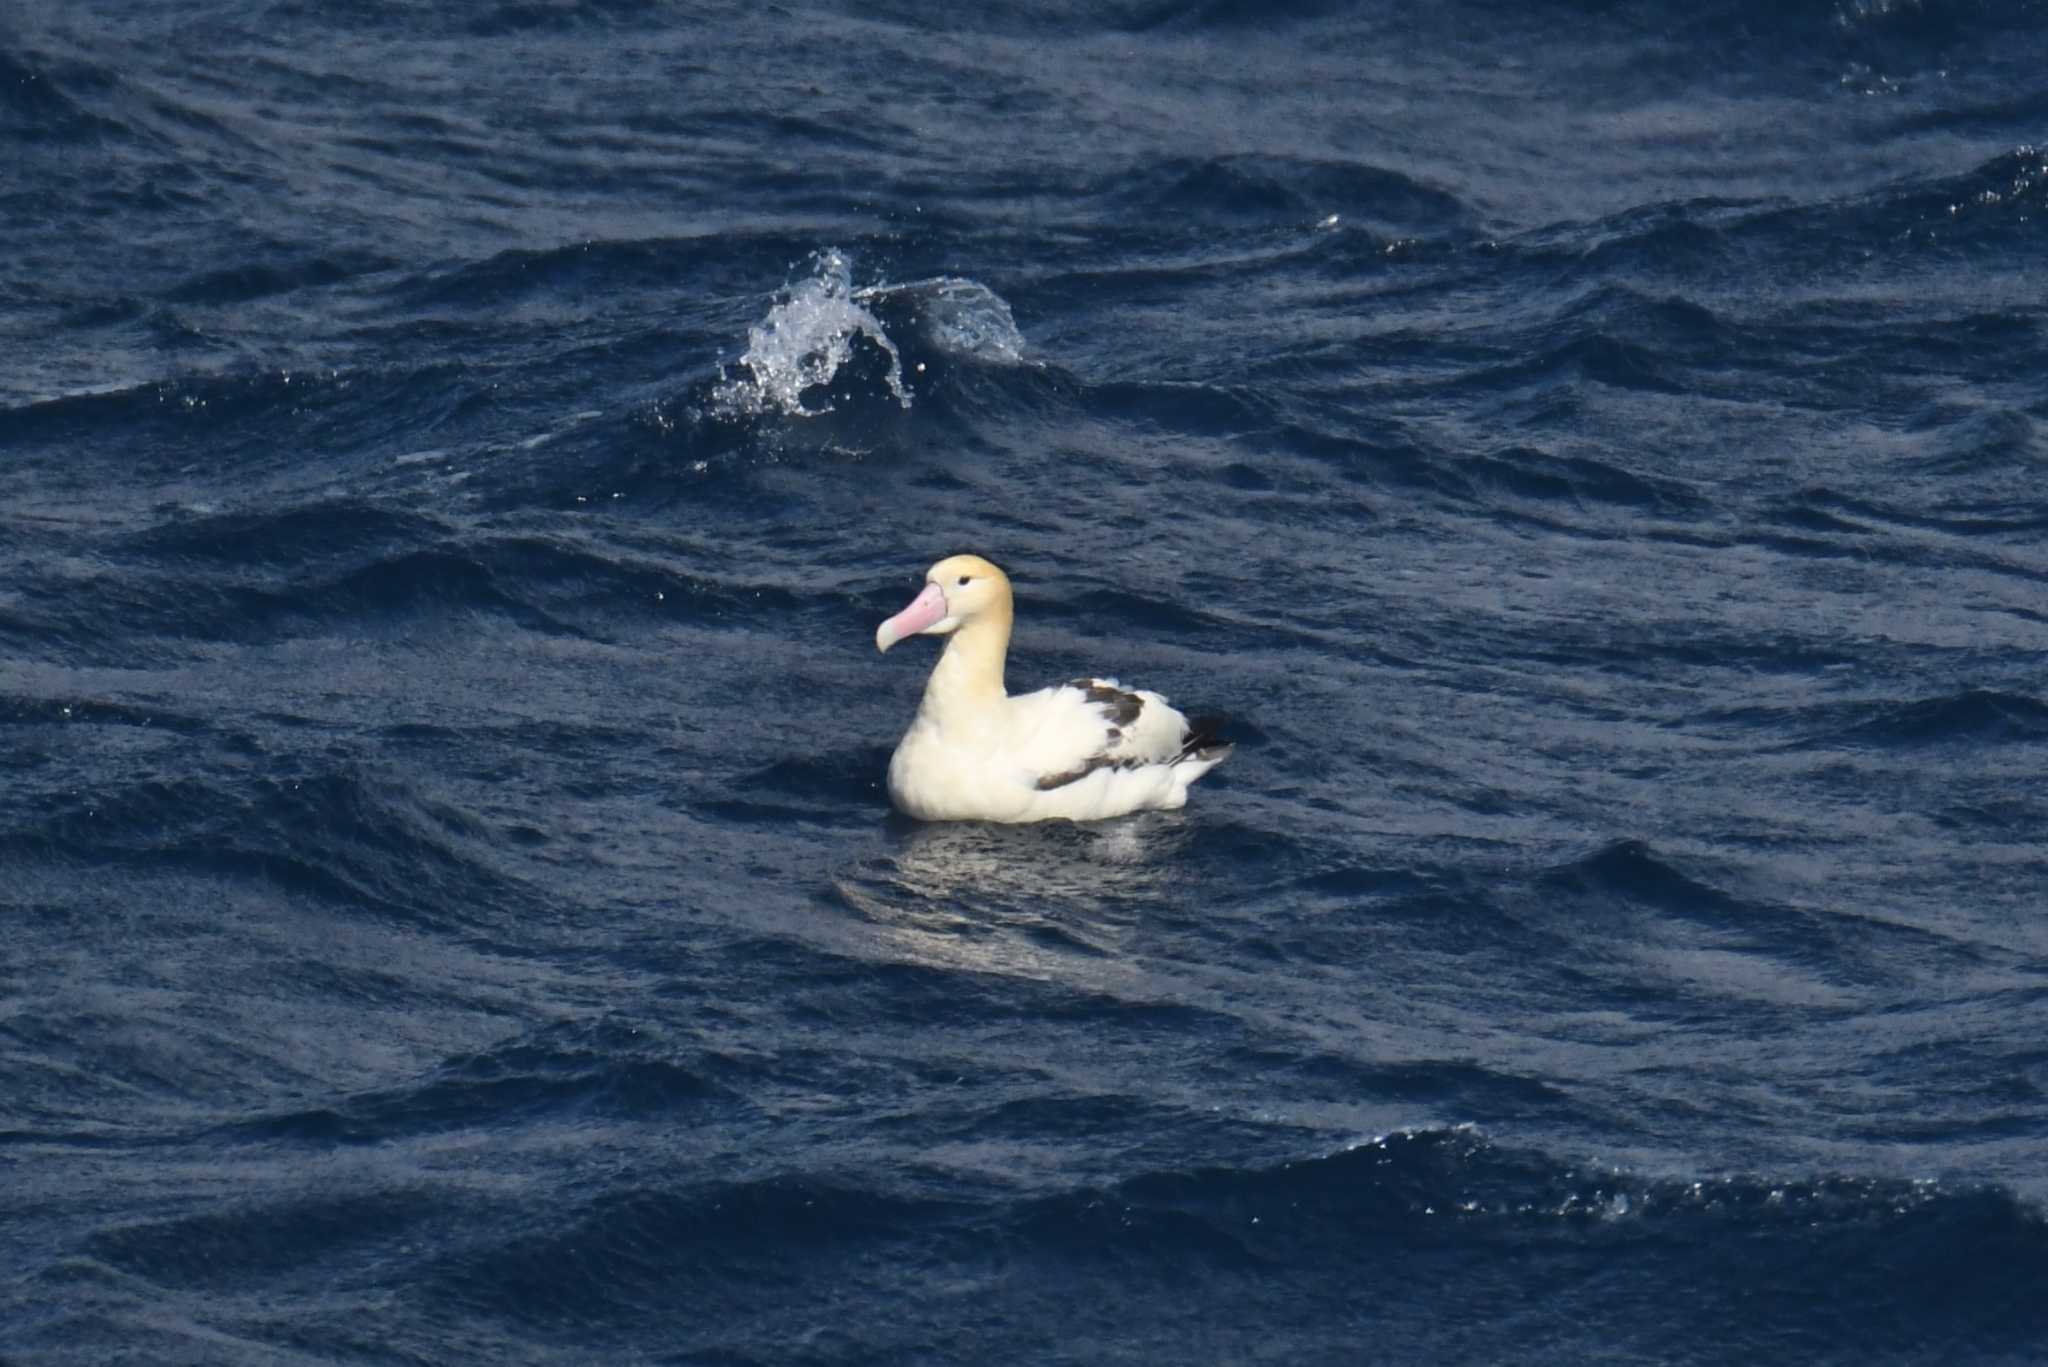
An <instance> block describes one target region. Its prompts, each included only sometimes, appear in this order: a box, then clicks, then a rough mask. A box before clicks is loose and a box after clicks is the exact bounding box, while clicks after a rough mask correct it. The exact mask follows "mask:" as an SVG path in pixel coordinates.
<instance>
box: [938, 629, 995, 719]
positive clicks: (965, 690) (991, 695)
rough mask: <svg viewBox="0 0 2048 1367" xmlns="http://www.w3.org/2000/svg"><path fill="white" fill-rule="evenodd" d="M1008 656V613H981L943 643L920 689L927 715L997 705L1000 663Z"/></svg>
mask: <svg viewBox="0 0 2048 1367" xmlns="http://www.w3.org/2000/svg"><path fill="white" fill-rule="evenodd" d="M1009 653H1010V613H1009V611H1008V610H1007V608H1004V609H1003V610H999V611H994V612H988V613H984V614H983V615H981V616H979V617H976V618H975V619H974V620H973V621H971V622H969V623H967V625H965V626H963V627H961V628H960V629H959V630H958V631H956V632H954V633H953V635H952V637H951V638H950V639H949V640H947V642H946V649H945V652H944V653H943V654H941V655H940V656H939V662H938V664H937V665H935V666H934V667H933V668H932V677H931V681H930V682H929V683H927V684H926V685H925V687H924V706H925V709H926V710H927V711H930V712H933V713H935V714H938V715H939V716H941V717H942V718H943V716H944V714H946V713H948V712H954V711H959V710H963V709H966V710H971V709H974V708H980V707H986V706H988V705H989V704H991V703H995V702H1000V701H1001V700H1002V699H1003V698H1004V697H1006V696H1008V695H1007V694H1006V693H1005V692H1004V689H1003V660H1004V658H1005V657H1006V656H1008V654H1009Z"/></svg>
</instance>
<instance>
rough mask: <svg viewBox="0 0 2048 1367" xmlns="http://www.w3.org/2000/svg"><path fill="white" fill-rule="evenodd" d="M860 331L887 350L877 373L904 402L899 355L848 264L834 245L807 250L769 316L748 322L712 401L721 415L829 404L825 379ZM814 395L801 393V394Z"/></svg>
mask: <svg viewBox="0 0 2048 1367" xmlns="http://www.w3.org/2000/svg"><path fill="white" fill-rule="evenodd" d="M859 337H866V338H867V339H868V340H869V341H870V342H872V343H873V344H874V345H875V346H877V347H879V348H881V350H882V351H883V353H884V354H886V355H887V356H888V358H889V370H888V373H887V374H886V375H885V376H884V377H883V381H884V383H886V384H887V385H888V387H889V392H890V393H891V394H893V395H895V396H896V402H897V403H899V404H901V405H902V406H903V407H905V408H908V407H910V390H909V389H907V388H905V387H904V384H903V357H902V355H901V353H899V352H898V351H897V350H896V344H895V343H894V342H892V341H890V340H889V334H888V333H887V332H886V331H884V330H883V328H882V324H881V322H880V320H878V319H877V318H876V317H875V315H874V314H872V313H870V312H868V310H867V309H866V307H865V306H863V305H862V304H861V302H860V301H859V300H858V299H856V298H855V297H854V291H853V266H852V264H851V263H850V262H849V261H848V260H847V259H846V256H845V255H844V254H843V253H841V252H839V251H838V250H836V249H828V250H826V251H822V252H818V253H816V254H815V255H813V256H812V258H811V274H810V276H809V277H808V278H807V279H804V280H799V281H798V282H797V283H796V284H794V285H791V286H789V287H788V288H787V289H785V290H784V291H783V292H782V296H781V298H780V299H778V300H777V301H776V303H775V306H774V307H773V308H771V309H769V310H768V316H767V317H766V318H763V319H762V320H761V321H760V322H758V323H756V324H755V325H754V326H752V327H750V328H748V329H747V352H746V355H744V356H742V357H741V358H740V361H739V366H738V367H737V369H738V371H739V373H738V374H736V375H732V376H729V377H727V379H726V380H725V382H724V383H722V384H720V385H719V386H718V388H717V389H716V390H715V391H714V392H713V393H712V396H711V401H712V409H713V411H714V412H717V413H720V414H722V415H725V416H754V415H758V414H762V413H787V414H790V415H791V416H793V417H806V418H815V417H818V416H820V415H822V414H825V413H829V412H831V411H832V400H831V396H830V393H829V391H827V392H825V393H822V394H820V393H817V391H820V390H824V389H825V386H827V385H829V384H830V383H831V381H832V377H833V376H834V375H836V374H838V373H839V368H840V367H841V366H843V365H845V364H846V362H847V361H848V360H850V359H851V358H852V356H853V347H854V340H855V339H856V338H859ZM811 395H815V398H813V399H810V400H809V401H807V396H811Z"/></svg>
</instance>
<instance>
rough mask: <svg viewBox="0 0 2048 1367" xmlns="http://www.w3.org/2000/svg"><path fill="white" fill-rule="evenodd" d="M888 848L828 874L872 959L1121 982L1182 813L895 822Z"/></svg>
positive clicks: (1172, 851)
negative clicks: (1018, 821)
mask: <svg viewBox="0 0 2048 1367" xmlns="http://www.w3.org/2000/svg"><path fill="white" fill-rule="evenodd" d="M890 835H891V838H890V842H889V848H888V849H887V850H885V851H883V852H880V853H878V854H877V855H875V856H874V857H872V858H870V859H867V860H864V861H862V863H861V864H860V865H859V866H857V868H856V869H855V870H853V871H852V872H850V873H849V874H847V875H845V876H842V877H840V878H837V879H835V880H834V881H833V887H834V888H835V890H836V891H837V892H838V893H839V895H840V897H841V898H842V899H843V901H844V902H845V904H846V905H847V906H848V907H850V908H851V909H852V910H854V911H855V912H857V913H858V914H859V915H860V916H861V917H862V918H863V919H865V920H866V921H867V922H868V924H869V925H870V926H871V927H873V929H874V931H875V932H876V936H877V939H878V940H879V941H880V942H881V943H880V944H879V945H878V946H877V948H878V950H879V953H878V957H886V958H892V959H894V958H901V959H907V960H910V961H913V962H917V963H923V964H928V965H931V966H933V967H945V968H954V969H968V970H971V971H979V972H988V973H1004V974H1012V975H1017V976H1022V977H1029V978H1036V979H1047V980H1058V981H1062V982H1068V983H1071V984H1073V985H1074V986H1077V987H1084V988H1090V989H1097V990H1100V989H1104V988H1108V987H1109V986H1110V985H1111V984H1112V983H1128V982H1129V981H1130V979H1131V978H1132V976H1133V974H1134V972H1135V970H1134V969H1133V967H1132V966H1131V965H1130V963H1129V962H1127V960H1126V950H1127V948H1128V946H1129V942H1130V940H1131V937H1132V935H1133V932H1134V931H1135V930H1136V929H1137V927H1138V923H1139V919H1140V915H1141V911H1142V908H1143V907H1144V906H1145V905H1146V904H1147V903H1150V902H1153V901H1154V900H1155V899H1156V897H1157V895H1158V892H1159V890H1160V888H1161V887H1162V886H1163V885H1164V884H1165V883H1166V882H1167V881H1168V880H1170V879H1172V878H1173V877H1174V876H1175V874H1174V869H1175V865H1176V856H1177V854H1178V852H1179V851H1180V850H1181V849H1182V847H1183V846H1184V845H1185V843H1186V841H1187V839H1188V823H1187V820H1186V818H1184V817H1182V816H1180V815H1179V814H1166V813H1148V814H1145V815H1140V816H1134V817H1130V818H1127V819H1125V820H1121V821H1114V822H1107V823H1101V824H1095V825H1088V826H1077V825H1069V824H1067V823H1064V822H1048V823H1043V824H1037V825H1028V826H1011V825H995V824H988V823H983V822H951V821H949V822H937V823H931V824H923V823H912V822H908V821H903V822H894V821H892V822H891V827H890Z"/></svg>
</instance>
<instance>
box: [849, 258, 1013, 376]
mask: <svg viewBox="0 0 2048 1367" xmlns="http://www.w3.org/2000/svg"><path fill="white" fill-rule="evenodd" d="M855 297H856V298H858V299H860V300H862V301H865V302H875V303H882V302H885V301H899V300H900V301H904V302H907V303H909V304H910V305H911V306H912V307H913V309H914V310H915V312H914V314H913V317H914V318H915V320H916V322H917V324H918V327H919V328H920V329H921V330H922V332H923V334H924V336H925V339H926V340H928V341H929V342H931V343H932V345H934V346H936V347H937V348H939V349H940V350H941V351H944V352H948V353H950V354H953V355H959V356H969V357H972V358H973V359H975V360H977V361H987V362H993V363H995V364H998V365H1019V364H1022V363H1023V360H1024V334H1023V333H1021V332H1019V331H1017V319H1016V317H1015V316H1014V315H1013V314H1012V313H1011V312H1010V306H1009V304H1008V303H1006V302H1004V300H1003V297H1002V296H1001V295H999V294H997V293H996V292H995V291H994V290H992V289H990V288H989V287H988V286H986V285H984V284H982V283H980V282H979V281H976V280H963V279H961V278H960V277H959V276H957V275H942V276H938V277H936V278H934V279H931V280H917V281H913V282H911V283H910V284H907V285H875V286H871V287H869V288H868V289H864V290H861V291H859V292H858V293H857V294H856V295H855Z"/></svg>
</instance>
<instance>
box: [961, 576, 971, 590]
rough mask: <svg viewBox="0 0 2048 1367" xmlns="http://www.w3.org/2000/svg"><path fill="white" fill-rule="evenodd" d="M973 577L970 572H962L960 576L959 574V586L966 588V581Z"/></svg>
mask: <svg viewBox="0 0 2048 1367" xmlns="http://www.w3.org/2000/svg"><path fill="white" fill-rule="evenodd" d="M973 577H974V576H973V575H971V574H963V575H961V576H960V587H961V588H963V589H964V588H966V587H967V581H968V580H970V579H972V578H973Z"/></svg>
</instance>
